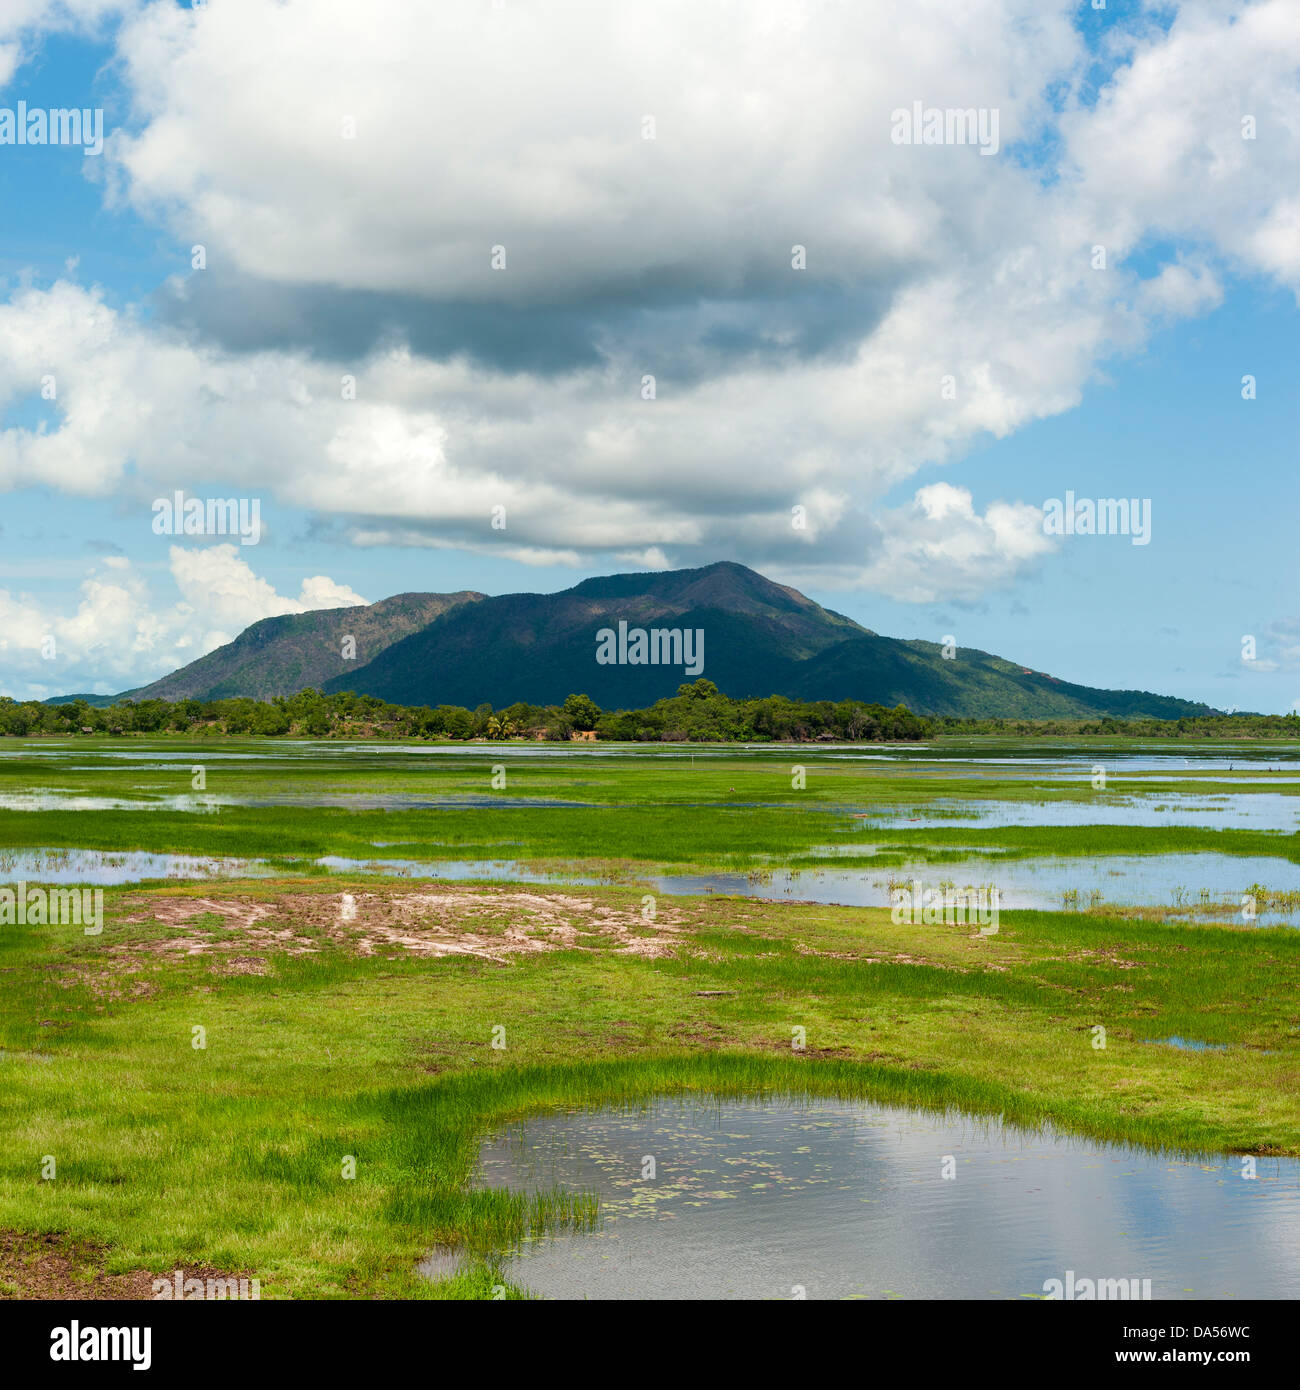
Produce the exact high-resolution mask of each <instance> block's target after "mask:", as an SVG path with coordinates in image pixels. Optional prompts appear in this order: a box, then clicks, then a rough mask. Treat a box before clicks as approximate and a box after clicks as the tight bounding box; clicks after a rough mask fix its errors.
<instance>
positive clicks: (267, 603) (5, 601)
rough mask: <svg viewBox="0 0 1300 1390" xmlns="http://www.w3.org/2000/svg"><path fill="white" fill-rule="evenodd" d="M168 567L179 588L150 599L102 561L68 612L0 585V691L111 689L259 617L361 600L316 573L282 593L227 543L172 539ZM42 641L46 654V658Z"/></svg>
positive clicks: (40, 695)
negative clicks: (0, 678)
mask: <svg viewBox="0 0 1300 1390" xmlns="http://www.w3.org/2000/svg"><path fill="white" fill-rule="evenodd" d="M170 569H171V576H172V579H173V581H174V582H175V586H176V589H177V590H178V591H179V595H180V597H179V601H176V602H172V603H166V602H165V601H160V599H159V598H158V596H157V595H156V594H154V593H152V592H151V591H150V589H149V586H148V585H147V584H146V582H145V580H144V577H143V576H142V575H141V574H140V573H139V572H138V571H137V570H136V569H135V567H134V566H133V565H132V563H131V562H130V561H129V560H128V559H126V558H125V557H123V556H110V557H108V558H106V559H105V560H103V561H102V562H101V563H100V565H99V566H98V567H97V568H96V569H95V570H94V571H93V572H92V573H90V574H89V575H87V577H86V578H85V580H84V581H83V582H82V584H81V588H80V598H79V601H78V603H77V606H76V609H75V610H74V611H73V612H71V613H67V612H62V611H60V610H59V608H58V607H56V606H55V605H53V604H51V603H49V602H48V601H47V602H42V601H40V600H38V599H36V598H34V597H32V596H31V595H30V594H16V595H15V594H12V593H10V592H9V591H8V590H5V589H0V658H2V659H3V671H4V686H3V689H2V690H0V693H3V694H7V695H13V696H15V697H17V698H35V699H44V698H46V697H47V696H50V695H62V694H69V693H72V692H74V691H81V690H85V691H94V692H95V693H99V694H111V693H115V692H116V691H118V690H122V689H126V688H129V687H131V686H136V685H141V684H145V683H146V682H148V681H150V680H154V679H156V678H157V677H159V676H161V675H164V674H166V673H167V672H168V671H172V670H174V669H176V667H178V666H183V665H185V664H186V663H187V662H190V661H194V660H196V659H197V658H198V657H200V656H203V655H204V654H205V653H207V652H209V651H211V650H213V649H214V648H215V647H219V646H222V645H223V644H224V643H226V642H229V641H230V640H231V639H232V638H233V637H235V636H237V635H238V634H239V633H240V632H241V631H242V630H243V629H244V628H245V627H247V626H248V625H249V624H250V623H254V622H257V621H259V620H260V619H262V618H269V617H274V616H276V615H278V614H281V613H304V612H307V611H309V610H312V609H317V608H343V607H349V606H351V605H354V604H363V603H366V602H367V600H366V599H363V598H362V597H361V596H360V595H359V594H357V593H354V592H353V591H352V590H351V589H349V588H348V587H347V586H346V585H340V584H336V583H335V582H334V581H333V580H332V579H328V578H326V577H325V576H324V575H315V576H312V577H311V578H308V579H304V580H303V582H302V589H301V592H300V593H299V595H298V597H297V598H296V599H292V598H286V597H283V596H281V595H279V594H277V593H276V591H275V589H274V588H273V587H272V586H271V585H270V584H268V583H267V582H266V581H265V580H263V579H260V578H259V577H258V576H257V575H256V574H254V573H253V571H252V569H251V568H250V566H249V565H248V563H247V562H246V561H245V560H244V559H243V558H242V557H241V556H240V553H239V550H238V547H236V546H234V545H216V546H210V547H208V548H207V549H204V550H186V549H183V548H181V547H180V546H172V547H171V550H170ZM50 639H53V656H52V657H46V656H45V655H44V654H43V653H44V651H48V650H49V648H48V646H46V644H47V643H48V642H49V641H50Z"/></svg>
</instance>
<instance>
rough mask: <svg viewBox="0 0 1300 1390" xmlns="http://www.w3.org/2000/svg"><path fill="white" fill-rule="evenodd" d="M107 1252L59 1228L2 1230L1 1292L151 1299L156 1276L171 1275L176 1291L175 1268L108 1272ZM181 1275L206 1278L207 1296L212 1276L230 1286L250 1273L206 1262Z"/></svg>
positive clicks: (36, 1296)
mask: <svg viewBox="0 0 1300 1390" xmlns="http://www.w3.org/2000/svg"><path fill="white" fill-rule="evenodd" d="M105 1254H106V1247H105V1246H102V1245H95V1244H93V1243H91V1242H88V1241H77V1240H73V1239H71V1238H70V1237H69V1236H65V1235H60V1234H57V1233H51V1232H44V1233H42V1234H40V1235H30V1234H27V1233H26V1232H23V1231H0V1298H12V1299H41V1300H43V1299H61V1298H94V1299H105V1300H113V1301H122V1300H127V1299H153V1298H154V1296H155V1295H154V1281H155V1280H157V1279H167V1280H168V1282H169V1285H170V1286H171V1287H172V1289H173V1293H174V1288H175V1282H174V1279H175V1276H174V1274H151V1273H150V1272H149V1270H147V1269H133V1270H130V1271H128V1272H127V1273H125V1274H108V1273H105V1271H104V1268H103V1265H104V1257H105ZM182 1275H183V1278H184V1279H187V1280H190V1279H199V1280H202V1281H203V1285H204V1296H206V1292H207V1289H208V1281H209V1280H212V1281H214V1283H215V1281H218V1280H219V1281H221V1285H222V1286H226V1285H227V1284H228V1281H230V1280H235V1281H238V1280H239V1279H241V1278H243V1279H248V1276H247V1275H237V1274H226V1273H223V1272H222V1271H221V1270H217V1269H206V1268H204V1269H190V1268H186V1269H184V1270H183V1271H182ZM249 1287H250V1289H251V1282H250V1284H249ZM195 1296H196V1290H195V1289H194V1288H193V1286H191V1289H190V1292H189V1294H188V1295H187V1297H189V1298H191V1299H192V1298H194V1297H195Z"/></svg>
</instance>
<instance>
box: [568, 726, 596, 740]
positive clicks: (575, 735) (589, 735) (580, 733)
mask: <svg viewBox="0 0 1300 1390" xmlns="http://www.w3.org/2000/svg"><path fill="white" fill-rule="evenodd" d="M569 738H570V739H571V740H572V741H573V742H574V743H595V741H596V731H595V729H574V731H573V732H572V733H571V734H570V735H569Z"/></svg>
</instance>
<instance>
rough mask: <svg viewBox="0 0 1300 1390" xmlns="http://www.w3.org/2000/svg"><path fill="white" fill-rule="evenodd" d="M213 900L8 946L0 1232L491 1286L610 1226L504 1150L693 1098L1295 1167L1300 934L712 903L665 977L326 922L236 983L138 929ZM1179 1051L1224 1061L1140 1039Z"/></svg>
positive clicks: (619, 901)
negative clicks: (389, 946) (898, 918)
mask: <svg viewBox="0 0 1300 1390" xmlns="http://www.w3.org/2000/svg"><path fill="white" fill-rule="evenodd" d="M288 886H291V887H292V889H293V891H294V892H300V891H302V890H303V885H302V884H293V885H276V884H269V883H255V884H241V885H237V886H231V885H222V886H221V888H220V890H219V891H218V893H217V896H222V897H228V896H230V895H231V894H235V893H237V894H239V895H240V896H247V897H250V898H258V897H262V898H265V899H266V900H267V901H272V902H273V901H274V900H275V899H276V896H277V894H279V893H280V892H281V891H282V890H283V889H284V888H285V887H288ZM340 886H348V885H347V884H343V885H338V884H331V885H329V888H330V891H332V892H337V891H338V888H339V887H340ZM352 886H354V887H355V888H357V889H358V891H372V892H373V891H376V887H377V885H376V882H375V881H374V880H368V881H366V882H365V883H364V884H363V883H361V882H357V883H355V884H354V885H352ZM401 886H402V887H403V888H406V887H409V885H401ZM212 891H213V890H212V889H211V888H207V889H204V890H197V889H176V888H172V889H167V890H150V891H149V892H147V893H139V892H133V893H130V894H120V895H114V897H113V900H112V903H111V907H110V918H111V920H110V922H109V924H108V926H107V928H106V930H105V933H104V935H103V936H102V937H98V938H86V937H84V936H81V935H78V934H77V933H76V932H75V931H74V930H72V929H49V928H46V929H13V930H12V931H10V932H7V933H6V934H5V935H4V937H3V939H2V940H0V972H3V973H2V974H0V981H3V987H2V988H0V1046H3V1048H4V1053H5V1055H4V1057H3V1059H2V1060H0V1069H2V1073H0V1074H2V1076H3V1083H4V1084H3V1085H2V1086H0V1227H11V1228H18V1229H23V1230H58V1231H64V1232H67V1233H69V1234H70V1235H71V1236H74V1237H76V1238H77V1239H81V1240H91V1241H97V1242H102V1243H103V1244H105V1245H106V1246H107V1247H108V1249H109V1250H110V1252H111V1254H110V1266H109V1267H110V1269H112V1270H119V1271H120V1270H126V1269H133V1268H141V1267H146V1268H149V1269H152V1270H156V1271H165V1270H170V1269H172V1268H174V1267H176V1266H177V1265H182V1266H184V1265H200V1264H202V1265H206V1266H211V1267H216V1268H220V1269H232V1270H241V1271H250V1272H251V1273H253V1274H255V1275H256V1276H258V1277H259V1278H260V1279H261V1280H262V1285H263V1296H264V1297H271V1296H294V1297H332V1296H358V1295H381V1296H382V1295H390V1296H395V1295H401V1296H430V1297H434V1296H439V1297H446V1296H488V1295H489V1294H490V1291H491V1289H492V1287H493V1286H494V1285H496V1284H497V1283H499V1282H500V1280H499V1272H498V1271H497V1270H496V1268H495V1265H494V1261H493V1259H492V1252H494V1251H500V1250H504V1249H508V1248H510V1246H511V1245H512V1244H513V1242H515V1241H517V1240H518V1239H519V1238H520V1237H521V1236H522V1235H523V1234H524V1233H525V1232H526V1231H528V1230H531V1229H537V1228H538V1227H545V1228H554V1227H555V1226H564V1225H572V1226H576V1227H579V1228H580V1227H581V1226H582V1225H584V1224H585V1223H586V1222H588V1221H589V1220H590V1219H591V1217H592V1212H591V1209H590V1205H589V1204H588V1203H585V1202H583V1201H582V1200H581V1199H574V1198H569V1197H564V1196H562V1195H561V1194H559V1193H543V1194H541V1195H540V1196H539V1197H536V1198H528V1197H524V1196H521V1195H518V1194H509V1193H501V1192H479V1191H474V1190H471V1189H469V1188H468V1187H467V1185H466V1182H467V1178H468V1177H469V1175H470V1173H471V1171H472V1168H473V1164H474V1159H475V1155H476V1153H477V1148H478V1145H479V1142H480V1140H481V1138H482V1137H483V1135H484V1134H485V1132H486V1131H488V1130H489V1129H491V1128H492V1127H494V1126H496V1125H500V1124H502V1123H505V1122H506V1121H508V1120H511V1119H514V1118H517V1117H519V1116H522V1115H525V1114H527V1113H530V1112H534V1111H537V1110H541V1109H545V1108H548V1107H553V1106H591V1105H599V1104H603V1103H611V1104H631V1103H637V1102H641V1101H645V1100H648V1099H650V1098H651V1097H653V1096H655V1095H659V1094H664V1093H671V1092H677V1091H682V1090H688V1091H697V1092H702V1093H708V1094H712V1095H725V1096H739V1095H763V1096H768V1097H778V1096H808V1095H835V1096H841V1097H869V1098H873V1099H876V1100H882V1101H889V1102H892V1103H897V1104H903V1105H910V1106H919V1107H923V1108H928V1109H936V1110H943V1109H945V1108H948V1107H959V1108H960V1109H962V1110H963V1111H965V1112H968V1113H973V1114H987V1115H994V1116H996V1115H1001V1116H1004V1117H1005V1118H1006V1119H1007V1120H1008V1121H1012V1122H1015V1123H1016V1124H1020V1125H1024V1126H1027V1127H1034V1126H1038V1125H1042V1124H1048V1123H1050V1124H1052V1125H1055V1126H1058V1127H1062V1128H1065V1129H1068V1130H1070V1131H1072V1132H1076V1133H1079V1134H1082V1135H1086V1136H1089V1137H1091V1138H1094V1139H1110V1140H1117V1141H1124V1142H1140V1143H1143V1144H1148V1145H1154V1146H1158V1147H1159V1146H1164V1147H1168V1148H1171V1149H1179V1150H1197V1151H1238V1150H1239V1151H1250V1152H1260V1153H1290V1154H1295V1153H1300V1115H1298V1114H1297V1112H1296V1109H1295V1105H1294V1096H1295V1094H1296V1090H1297V1085H1298V1084H1300V1067H1298V1065H1297V1059H1298V1057H1300V1045H1298V1043H1297V1037H1298V1032H1297V1030H1298V1029H1300V1004H1298V1003H1297V1001H1296V998H1295V994H1294V987H1293V981H1294V979H1295V972H1296V967H1297V965H1300V936H1297V934H1296V933H1294V932H1288V931H1285V930H1271V931H1262V930H1257V931H1249V932H1247V931H1232V930H1225V929H1218V928H1208V927H1207V928H1187V927H1168V926H1163V925H1157V924H1144V923H1131V922H1117V921H1111V920H1107V919H1100V918H1092V917H1079V916H1070V917H1067V916H1064V915H1058V914H1049V913H1016V914H1011V913H1008V914H1004V915H1003V918H1002V926H1001V930H1000V931H999V933H998V934H997V935H996V936H994V937H989V938H980V937H972V936H970V935H967V931H968V929H966V928H961V927H942V926H940V927H924V928H922V927H911V926H897V925H895V924H893V923H891V922H890V920H889V915H888V913H886V912H884V911H855V910H850V909H844V908H821V907H794V906H790V905H784V904H775V903H760V902H753V901H742V900H736V899H719V898H713V899H704V900H681V901H680V902H679V903H678V904H677V905H678V906H679V907H680V908H681V911H682V913H683V915H684V922H685V926H686V934H685V940H684V941H683V943H682V944H681V946H680V947H679V950H678V953H677V955H676V956H675V957H674V958H671V959H663V960H657V961H650V960H644V959H639V958H633V957H628V956H623V955H614V954H612V953H611V952H609V951H601V950H592V951H561V952H554V953H551V954H543V955H538V956H533V957H528V958H519V959H518V960H516V961H515V962H514V963H512V964H509V965H506V966H501V965H496V964H491V963H488V962H486V961H481V960H474V959H468V958H449V959H445V960H430V959H424V958H409V957H402V958H399V959H395V960H388V959H384V958H382V957H379V958H360V957H357V956H356V955H353V954H351V953H349V952H348V951H346V950H344V949H342V948H340V947H338V946H337V945H335V946H333V947H331V946H330V944H329V942H328V941H327V940H326V939H325V938H324V937H320V936H318V937H317V938H315V939H316V944H317V945H318V946H319V948H320V950H319V954H318V955H316V956H310V957H296V958H295V957H289V956H285V955H281V954H276V953H275V952H273V951H272V952H270V953H264V954H266V960H267V964H268V966H269V969H270V972H271V973H269V974H267V975H264V976H256V975H247V976H236V975H229V974H225V973H218V972H216V971H214V968H213V963H214V962H213V959H212V958H206V957H198V958H186V957H178V956H176V955H175V954H174V953H171V954H169V955H167V956H166V957H165V958H159V957H153V956H151V955H150V954H149V949H148V948H149V946H150V944H151V943H156V942H157V941H159V940H161V939H163V938H166V937H168V936H169V935H171V936H174V934H175V929H174V928H164V927H162V926H160V925H157V924H152V925H145V924H130V923H123V922H122V921H121V917H122V916H123V915H132V914H134V913H135V912H138V910H139V906H140V904H141V903H144V902H148V901H152V900H155V899H156V898H159V897H165V898H169V899H170V898H175V897H177V896H185V895H189V894H194V895H197V896H203V895H204V894H211V893H212ZM483 891H486V892H491V893H498V892H501V891H503V890H501V889H500V887H499V886H494V887H491V888H486V889H484V890H483ZM587 891H588V890H584V892H587ZM589 891H590V892H591V894H593V895H594V896H596V897H597V898H599V899H601V900H602V901H607V902H608V903H610V904H611V905H622V906H627V905H629V904H630V903H633V902H635V901H636V899H635V895H630V894H629V893H628V892H627V891H626V890H620V889H611V888H602V889H595V890H589ZM302 930H303V931H304V932H305V933H306V934H307V935H311V929H310V927H307V926H303V928H302ZM127 946H129V947H130V948H131V950H130V953H129V954H128V953H125V952H123V951H119V950H115V949H114V948H115V947H127ZM240 949H241V950H242V949H243V948H240ZM845 956H847V957H850V958H848V959H842V958H840V957H845ZM124 960H125V962H126V963H124V964H121V965H120V968H119V964H118V963H121V962H123V961H124ZM115 962H117V963H115ZM136 984H143V985H145V986H148V987H149V990H150V992H149V993H148V994H147V995H141V996H139V997H137V996H136V995H135V994H133V990H132V986H133V985H136ZM707 990H726V991H731V993H728V994H725V995H722V996H720V997H707V996H704V995H702V993H701V992H702V991H707ZM497 1024H501V1025H503V1026H504V1027H505V1029H506V1039H507V1047H506V1048H505V1050H504V1051H498V1050H495V1049H493V1048H492V1046H491V1037H492V1029H493V1026H494V1025H497ZM1099 1024H1100V1025H1101V1026H1103V1027H1105V1029H1106V1031H1107V1046H1106V1048H1105V1049H1104V1050H1097V1049H1096V1048H1094V1046H1093V1044H1092V1037H1093V1032H1092V1030H1093V1028H1094V1027H1095V1026H1096V1025H1099ZM196 1025H198V1026H201V1027H203V1028H204V1029H206V1043H207V1046H206V1048H205V1049H203V1050H195V1049H194V1048H193V1047H192V1046H191V1039H192V1036H193V1035H192V1029H193V1028H194V1027H195V1026H196ZM794 1025H799V1026H802V1027H804V1028H805V1029H806V1032H807V1049H808V1050H807V1052H806V1053H804V1054H795V1053H793V1052H792V1051H791V1046H790V1039H791V1028H792V1027H793V1026H794ZM1170 1034H1179V1035H1181V1036H1185V1037H1192V1038H1198V1039H1203V1040H1206V1041H1211V1042H1220V1043H1225V1044H1227V1045H1228V1047H1229V1050H1228V1051H1226V1052H1215V1053H1199V1054H1191V1053H1181V1052H1177V1051H1175V1050H1173V1049H1169V1048H1163V1047H1155V1046H1151V1045H1150V1044H1149V1043H1147V1042H1144V1041H1143V1039H1146V1038H1163V1037H1166V1036H1169V1035H1170ZM45 1155H53V1156H54V1157H55V1159H56V1162H57V1176H56V1178H55V1180H54V1181H52V1182H43V1181H41V1180H40V1176H39V1174H40V1164H41V1161H42V1158H43V1156H45ZM348 1156H352V1157H353V1158H354V1159H355V1161H356V1176H355V1178H352V1179H346V1178H344V1177H343V1163H344V1161H345V1159H346V1158H347V1157H348ZM434 1245H448V1246H452V1247H458V1248H460V1249H462V1250H464V1251H466V1252H468V1254H469V1255H470V1256H472V1259H471V1260H470V1266H469V1269H468V1271H467V1272H465V1273H463V1274H461V1275H459V1276H458V1277H457V1279H456V1280H453V1281H452V1282H451V1283H450V1284H442V1285H431V1284H429V1283H427V1281H424V1280H421V1279H419V1278H417V1277H416V1276H415V1275H414V1274H413V1269H414V1265H415V1263H416V1262H417V1260H418V1259H419V1258H420V1257H421V1256H422V1255H423V1254H424V1253H425V1252H427V1250H428V1249H429V1248H430V1247H432V1246H434Z"/></svg>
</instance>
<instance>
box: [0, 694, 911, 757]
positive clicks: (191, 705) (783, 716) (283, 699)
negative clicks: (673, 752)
mask: <svg viewBox="0 0 1300 1390" xmlns="http://www.w3.org/2000/svg"><path fill="white" fill-rule="evenodd" d="M0 732H3V733H4V734H7V735H11V736H19V737H23V736H33V735H40V734H58V735H63V736H68V735H77V734H112V735H126V734H165V733H177V734H196V735H201V734H234V735H262V736H266V737H272V738H276V737H290V736H302V737H307V738H368V737H384V738H427V739H439V738H442V739H455V740H459V739H477V738H482V739H510V738H525V739H549V740H555V741H562V742H567V741H569V740H571V739H572V738H573V737H574V735H575V734H588V733H592V732H594V733H595V735H596V737H597V739H615V740H624V741H627V742H637V743H648V742H654V743H660V742H668V743H673V742H715V743H716V742H741V743H744V742H760V741H767V740H772V741H786V740H789V741H794V742H813V741H818V740H822V741H832V740H853V741H864V742H880V741H886V740H888V741H891V742H892V741H901V740H916V739H922V738H926V737H928V735H929V734H930V732H931V724H930V721H928V720H925V719H922V718H920V717H918V716H917V715H915V714H913V713H912V712H911V711H910V710H909V709H907V708H906V707H905V706H903V705H898V706H896V707H895V708H893V709H888V708H886V707H885V706H884V705H877V704H865V703H863V702H862V701H861V700H840V701H831V700H812V701H809V700H789V699H786V698H785V697H784V696H781V695H770V696H767V697H766V698H764V699H733V698H731V697H730V696H728V695H724V694H723V693H722V692H721V691H720V690H719V689H718V687H717V686H716V685H714V683H713V682H712V681H709V680H703V679H701V680H697V681H694V682H690V683H687V684H685V685H682V686H680V687H679V688H678V691H677V694H676V695H674V696H671V697H669V698H668V699H664V700H658V701H656V702H655V703H654V704H653V705H650V706H649V707H648V708H646V709H634V710H603V709H601V708H600V706H599V705H597V704H596V702H595V701H594V700H592V699H590V698H589V697H588V696H586V695H580V694H574V695H570V696H569V697H568V698H567V699H566V700H565V701H564V702H563V703H562V704H559V705H530V704H527V703H524V702H522V701H520V702H518V703H516V704H513V705H507V706H505V707H504V708H502V709H493V707H492V706H491V705H487V704H484V705H479V706H478V708H477V709H472V710H471V709H465V708H463V707H462V706H460V705H437V706H428V705H393V704H388V703H387V702H385V701H383V700H380V699H377V698H376V697H375V696H373V695H354V694H351V693H342V694H337V695H322V694H321V693H320V691H318V690H312V689H308V690H302V691H299V693H298V694H296V695H289V696H277V697H276V698H275V699H272V700H253V699H249V698H247V697H237V698H233V699H228V700H194V699H191V700H131V701H125V702H123V703H121V704H114V705H108V706H103V707H96V706H94V705H92V704H90V703H89V702H88V701H87V700H84V699H75V700H72V701H70V702H68V703H63V704H41V703H39V702H36V701H25V702H21V703H20V702H18V701H15V700H12V699H9V698H0Z"/></svg>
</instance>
